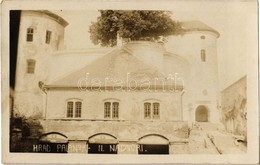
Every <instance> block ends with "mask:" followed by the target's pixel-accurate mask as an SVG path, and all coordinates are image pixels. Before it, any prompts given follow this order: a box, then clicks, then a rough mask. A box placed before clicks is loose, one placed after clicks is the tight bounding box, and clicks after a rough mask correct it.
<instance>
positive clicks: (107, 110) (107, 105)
mask: <svg viewBox="0 0 260 165" xmlns="http://www.w3.org/2000/svg"><path fill="white" fill-rule="evenodd" d="M110 106H111V103H110V102H105V118H110Z"/></svg>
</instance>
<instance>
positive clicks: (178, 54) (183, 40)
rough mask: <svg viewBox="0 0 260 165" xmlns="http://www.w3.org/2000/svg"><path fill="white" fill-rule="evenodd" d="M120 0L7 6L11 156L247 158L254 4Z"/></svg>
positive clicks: (254, 46)
mask: <svg viewBox="0 0 260 165" xmlns="http://www.w3.org/2000/svg"><path fill="white" fill-rule="evenodd" d="M56 2H57V1H56ZM85 2H86V1H85ZM89 2H90V1H89ZM107 2H108V1H107ZM125 2H127V4H129V5H128V6H127V5H122V7H118V6H117V5H115V7H111V6H110V7H108V6H109V5H108V6H106V5H104V6H99V5H98V4H96V5H93V6H94V7H90V6H91V5H90V6H85V7H84V8H72V7H70V8H69V6H68V5H67V6H66V7H65V8H62V7H56V8H52V7H50V8H48V7H45V8H38V7H37V8H26V7H25V8H20V9H17V8H15V9H12V8H11V9H9V10H8V12H7V13H6V14H7V15H6V16H7V20H8V22H9V25H8V27H9V32H8V36H9V47H8V51H9V54H2V56H7V57H6V58H8V59H9V63H8V64H9V66H8V67H9V72H8V73H7V74H8V77H9V78H8V81H9V93H8V96H9V100H8V101H9V104H8V107H9V111H8V116H9V118H8V117H7V118H6V119H5V120H6V121H7V123H8V125H9V126H8V128H9V135H7V136H9V138H7V139H5V140H6V142H7V143H8V147H9V148H8V149H7V150H8V151H9V153H10V154H18V155H19V154H25V153H26V154H32V156H34V155H43V156H44V155H51V154H58V155H62V156H66V155H67V156H68V155H81V156H84V155H85V156H88V155H92V156H98V155H100V154H102V155H104V156H105V155H111V154H114V155H118V156H119V157H120V155H131V156H134V155H136V156H137V155H140V156H141V155H153V156H157V155H161V156H173V157H174V156H180V155H185V156H189V155H193V156H194V155H195V156H197V157H198V158H199V157H200V155H204V156H207V155H209V156H218V155H219V156H221V155H232V156H234V155H235V156H237V157H238V158H239V157H243V156H247V155H248V154H250V153H251V152H250V150H252V144H258V143H255V140H257V139H255V138H257V137H258V131H256V132H254V133H255V134H254V135H252V134H250V129H252V126H251V125H252V122H253V123H255V124H254V125H255V127H256V128H259V125H258V124H257V122H256V121H257V120H258V107H254V105H257V104H254V102H255V101H256V102H257V100H256V99H254V98H255V97H251V95H255V94H256V95H258V90H257V86H256V85H255V82H257V76H255V75H257V74H253V73H257V70H254V72H251V71H250V66H251V67H252V68H255V66H256V69H257V65H258V64H257V61H256V60H257V59H258V57H257V43H254V42H255V41H256V42H258V40H257V35H258V34H257V20H256V19H254V18H257V1H231V2H227V1H212V2H210V1H200V0H196V1H183V2H181V1H176V0H175V1H165V5H166V4H172V6H171V7H163V8H161V7H158V8H156V7H155V6H154V5H153V6H152V7H149V4H155V3H147V4H148V7H147V8H146V7H145V6H142V7H141V8H140V6H141V4H142V3H143V4H145V3H144V2H147V1H143V2H140V6H139V5H138V3H137V2H136V3H129V1H125ZM82 3H83V2H82ZM79 4H80V3H79ZM93 4H95V3H93ZM107 4H109V3H107ZM115 4H117V3H116V2H115ZM130 4H133V5H130ZM135 6H137V7H135ZM252 16H253V17H252ZM252 43H253V44H252ZM252 58H253V59H256V60H251V59H252ZM252 61H253V62H252ZM3 67H5V66H3ZM2 78H3V76H2ZM8 81H7V82H8ZM250 84H251V85H250ZM249 85H250V86H249ZM254 89H255V90H254ZM252 92H254V93H253V94H252ZM2 98H3V97H2ZM2 104H3V102H2ZM252 105H253V108H252ZM2 108H3V105H2ZM249 111H251V112H249ZM250 114H251V115H250ZM2 116H3V115H2ZM3 117H4V116H3ZM254 130H255V129H254ZM251 132H252V131H251ZM252 136H255V137H253V138H252ZM250 140H251V141H250ZM250 145H251V148H250ZM254 147H256V148H257V149H256V151H258V148H259V147H258V146H254ZM258 152H259V151H258ZM111 156H112V155H111ZM167 158H168V157H167ZM255 159H257V158H254V160H255ZM183 162H186V161H183ZM38 163H40V162H38ZM211 163H214V162H211Z"/></svg>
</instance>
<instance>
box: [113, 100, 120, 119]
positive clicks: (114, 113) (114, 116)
mask: <svg viewBox="0 0 260 165" xmlns="http://www.w3.org/2000/svg"><path fill="white" fill-rule="evenodd" d="M118 107H119V103H118V102H114V103H113V113H112V117H113V118H118V116H119V115H118Z"/></svg>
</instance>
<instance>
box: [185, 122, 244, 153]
mask: <svg viewBox="0 0 260 165" xmlns="http://www.w3.org/2000/svg"><path fill="white" fill-rule="evenodd" d="M188 152H189V154H242V153H246V145H245V144H244V143H238V142H236V141H235V138H234V137H233V136H232V135H231V134H227V133H225V132H221V131H219V130H218V129H217V125H214V124H212V123H197V124H195V125H194V126H193V128H192V130H191V132H190V137H189V146H188Z"/></svg>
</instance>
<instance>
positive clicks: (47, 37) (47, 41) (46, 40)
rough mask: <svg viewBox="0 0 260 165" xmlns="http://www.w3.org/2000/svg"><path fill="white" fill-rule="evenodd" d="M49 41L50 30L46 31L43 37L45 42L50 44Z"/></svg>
mask: <svg viewBox="0 0 260 165" xmlns="http://www.w3.org/2000/svg"><path fill="white" fill-rule="evenodd" d="M50 42H51V31H48V30H47V31H46V39H45V43H46V44H50Z"/></svg>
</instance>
